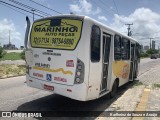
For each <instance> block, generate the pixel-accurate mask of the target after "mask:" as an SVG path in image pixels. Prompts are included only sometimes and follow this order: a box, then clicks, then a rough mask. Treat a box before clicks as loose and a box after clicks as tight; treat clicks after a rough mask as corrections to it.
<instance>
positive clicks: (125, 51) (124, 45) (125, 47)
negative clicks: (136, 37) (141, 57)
mask: <svg viewBox="0 0 160 120" xmlns="http://www.w3.org/2000/svg"><path fill="white" fill-rule="evenodd" d="M121 52H122V60H129V59H130V41H129V40H128V39H126V38H122V42H121Z"/></svg>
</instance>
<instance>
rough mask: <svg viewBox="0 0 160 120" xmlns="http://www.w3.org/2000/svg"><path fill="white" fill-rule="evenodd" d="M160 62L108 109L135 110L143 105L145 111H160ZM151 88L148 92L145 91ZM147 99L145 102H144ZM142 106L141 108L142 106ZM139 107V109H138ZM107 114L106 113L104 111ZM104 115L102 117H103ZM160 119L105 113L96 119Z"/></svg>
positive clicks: (156, 119) (158, 119)
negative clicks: (108, 115) (112, 115)
mask: <svg viewBox="0 0 160 120" xmlns="http://www.w3.org/2000/svg"><path fill="white" fill-rule="evenodd" d="M159 71H160V64H159V65H157V66H155V67H154V68H151V69H150V70H149V71H147V72H146V73H144V74H142V75H140V76H139V78H138V79H139V83H140V82H142V85H140V84H139V85H136V84H135V85H133V86H132V87H129V88H127V90H126V91H125V92H124V93H123V94H122V95H121V96H120V97H118V98H117V100H116V101H115V102H113V103H112V104H111V105H110V107H109V108H108V109H107V110H106V111H135V110H140V109H139V108H138V106H140V105H143V106H142V107H143V109H142V110H143V111H160V86H159V87H155V86H154V85H155V84H156V85H157V84H159V85H160V72H159ZM146 89H147V90H149V92H148V93H147V95H148V96H147V97H146V95H145V94H146V93H145V91H146ZM144 101H145V102H144ZM142 107H141V108H142ZM137 108H138V109H137ZM104 114H105V113H104ZM101 116H102V117H101ZM117 119H118V120H139V119H140V120H160V117H105V116H104V115H103V113H102V114H101V115H100V116H99V117H97V118H96V120H117Z"/></svg>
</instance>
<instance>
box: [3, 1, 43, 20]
mask: <svg viewBox="0 0 160 120" xmlns="http://www.w3.org/2000/svg"><path fill="white" fill-rule="evenodd" d="M0 2H1V3H4V4H7V5H9V6H12V7H15V8H17V9H20V10H23V11H25V12H28V13H31V14H32V12H31V11H28V10H25V9H23V8H20V7H17V6H15V5H12V4H9V3H6V2H3V1H0ZM35 15H37V16H39V17H44V16H42V15H39V14H37V13H35Z"/></svg>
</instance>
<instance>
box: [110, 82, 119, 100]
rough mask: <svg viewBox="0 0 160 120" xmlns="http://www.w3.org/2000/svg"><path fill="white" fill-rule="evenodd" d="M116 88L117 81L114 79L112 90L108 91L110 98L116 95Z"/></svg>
mask: <svg viewBox="0 0 160 120" xmlns="http://www.w3.org/2000/svg"><path fill="white" fill-rule="evenodd" d="M117 89H118V81H117V80H115V81H114V84H113V86H112V90H111V92H110V98H113V97H114V96H116V94H117Z"/></svg>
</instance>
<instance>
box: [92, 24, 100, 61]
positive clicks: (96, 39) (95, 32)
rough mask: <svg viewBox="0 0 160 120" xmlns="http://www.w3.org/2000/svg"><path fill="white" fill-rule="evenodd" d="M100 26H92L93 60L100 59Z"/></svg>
mask: <svg viewBox="0 0 160 120" xmlns="http://www.w3.org/2000/svg"><path fill="white" fill-rule="evenodd" d="M100 36H101V31H100V28H99V27H98V26H96V25H93V26H92V33H91V61H92V62H99V60H100Z"/></svg>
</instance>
